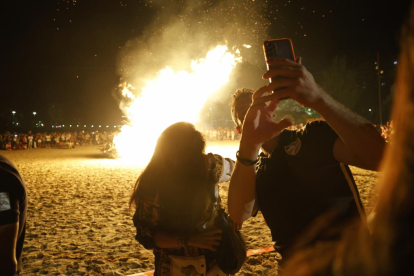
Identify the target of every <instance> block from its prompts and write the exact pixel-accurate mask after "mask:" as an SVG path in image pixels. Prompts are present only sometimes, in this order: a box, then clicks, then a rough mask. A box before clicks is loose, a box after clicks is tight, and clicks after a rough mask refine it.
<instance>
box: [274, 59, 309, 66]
mask: <svg viewBox="0 0 414 276" xmlns="http://www.w3.org/2000/svg"><path fill="white" fill-rule="evenodd" d="M267 64H269V65H274V66H288V67H294V68H300V67H301V64H298V63H297V62H295V61H293V60H290V59H273V60H268V61H267Z"/></svg>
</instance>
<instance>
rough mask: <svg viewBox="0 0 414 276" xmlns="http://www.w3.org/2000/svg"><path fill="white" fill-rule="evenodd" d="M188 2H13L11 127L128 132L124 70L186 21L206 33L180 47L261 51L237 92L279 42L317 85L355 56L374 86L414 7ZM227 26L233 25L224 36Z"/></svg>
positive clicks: (402, 2) (9, 9)
mask: <svg viewBox="0 0 414 276" xmlns="http://www.w3.org/2000/svg"><path fill="white" fill-rule="evenodd" d="M187 2H188V3H190V2H194V1H184V0H182V1H174V0H168V1H167V0H164V1H162V0H153V1H149V0H148V1H144V0H142V1H137V0H134V1H132V0H130V1H128V0H124V1H119V0H118V1H115V0H99V1H98V0H76V1H75V0H68V1H58V0H53V1H51V0H44V1H14V0H13V1H7V3H6V4H3V5H2V9H1V10H2V11H1V29H2V30H1V37H2V39H1V41H2V42H1V53H2V58H1V64H0V68H1V69H0V70H1V72H0V76H1V77H0V78H1V79H0V81H1V84H2V85H1V100H0V112H1V115H2V120H3V121H4V120H7V118H8V116H10V114H9V113H11V111H12V110H15V111H16V112H17V113H16V116H17V114H19V115H20V116H26V117H28V116H32V115H31V114H32V112H33V111H36V112H37V116H39V117H41V118H43V120H44V121H46V122H47V121H48V120H49V121H51V119H50V118H51V117H58V116H60V118H61V119H62V120H63V122H67V123H73V124H76V123H77V122H80V123H82V124H83V123H86V124H116V123H119V122H120V121H121V119H122V118H121V117H122V112H121V111H120V109H119V108H118V106H119V94H118V92H119V89H118V85H119V83H120V82H121V78H123V79H125V76H121V73H120V72H121V71H120V69H121V68H123V67H124V66H125V68H129V67H130V68H132V67H134V66H135V65H134V62H136V63H139V60H138V61H137V60H135V59H139V57H140V56H139V55H134V51H133V50H131V47H132V46H131V45H135V46H137V47H138V46H139V45H141V46H142V47H149V45H148V44H149V41H151V34H152V33H153V34H154V36H155V35H157V33H158V34H159V33H162V31H163V30H164V29H165V28H168V26H169V24H170V23H171V22H172V20H176V19H177V18H180V20H181V22H183V24H184V25H187V26H196V27H188V28H187V29H186V30H187V31H188V33H187V34H186V35H183V36H181V37H179V38H177V40H181V41H180V42H181V43H183V44H188V41H190V40H192V38H193V37H194V39H199V37H198V35H199V32H207V31H206V30H209V31H208V32H209V34H208V35H206V36H205V37H208V39H209V40H210V39H211V41H206V43H205V44H214V43H216V42H220V41H221V40H226V41H230V43H232V42H233V41H234V43H235V44H237V43H241V41H244V40H245V41H246V43H247V44H251V45H252V46H253V47H252V49H251V50H250V52H249V53H248V54H247V55H246V58H245V63H244V64H243V69H242V70H239V72H242V74H241V75H239V77H238V78H237V80H238V82H237V84H235V86H237V87H240V86H249V87H252V88H257V87H258V86H260V85H263V84H264V83H263V82H262V81H261V80H260V76H261V74H262V73H263V70H264V68H265V67H264V60H263V53H262V48H261V43H262V42H263V40H264V39H267V38H277V37H290V38H292V40H293V43H294V47H295V52H296V54H297V55H300V56H302V57H303V60H304V61H303V63H304V64H305V65H306V66H307V68H308V69H309V70H310V71H311V72H312V73H314V75H315V77H317V76H318V74H320V72H322V71H324V70H326V69H327V68H328V67H329V65H330V64H331V62H332V59H333V57H334V56H335V55H338V56H343V55H345V56H346V57H347V60H348V63H349V65H350V67H352V69H357V70H359V71H360V72H361V75H363V76H365V75H364V74H368V75H369V77H370V78H371V79H372V75H371V73H372V72H374V73H373V76H374V78H375V70H374V69H375V68H374V67H375V65H374V62H375V60H376V53H377V52H380V56H381V62H382V63H383V66H384V68H385V69H387V70H386V71H387V72H388V71H391V69H392V68H391V67H392V66H393V62H394V60H396V57H397V54H398V32H399V29H400V26H401V22H402V19H403V17H404V16H405V14H406V11H407V9H408V6H409V5H408V4H409V1H408V0H396V1H374V0H368V1H365V0H359V1H356V0H321V1H311V0H290V1H264V0H255V1H252V0H250V1H246V0H238V1H236V0H228V1H217V0H208V1H203V4H201V5H197V6H194V5H193V4H192V5H190V6H189V5H188V3H187ZM223 3H224V4H223ZM253 10H255V12H252V11H253ZM192 15H194V16H192ZM217 18H222V19H228V20H227V21H226V22H225V26H226V30H223V32H222V33H221V31H222V30H221V29H220V27H219V26H220V25H217V24H216V23H217V22H215V21H217ZM187 23H188V24H187ZM197 24H199V25H202V26H203V27H200V26H199V25H197ZM210 24H211V25H210ZM209 26H211V27H210V28H209ZM212 30H214V31H212ZM227 34H229V35H228V36H229V38H228V39H227V37H226V35H227ZM230 34H231V35H230ZM231 36H233V37H231ZM202 42H203V41H198V44H201V43H202ZM164 43H165V42H164ZM166 44H168V43H166ZM128 45H129V46H128ZM174 45H177V44H175V43H171V48H174ZM167 46H168V45H164V48H163V49H169V48H167ZM230 46H231V45H230ZM128 47H130V48H128ZM176 47H179V46H176ZM201 52H202V51H200V53H201ZM164 54H168V51H164ZM204 54H205V53H204ZM175 55H176V53H175ZM155 56H158V55H157V53H155ZM159 56H160V57H163V55H162V54H161V53H160V54H159ZM200 57H201V56H199V57H198V58H200ZM134 58H135V59H134ZM142 60H143V63H144V59H142ZM145 62H146V63H145V64H146V65H148V62H149V63H151V59H149V61H145ZM153 62H154V64H153V67H154V68H153V69H154V70H155V71H157V70H159V69H162V67H158V66H163V65H164V64H162V62H161V63H160V62H158V61H157V60H156V58H155V59H154V60H153ZM371 65H372V68H371ZM128 66H129V67H128ZM143 68H144V69H145V68H146V67H145V66H144V67H143ZM388 68H390V69H388ZM372 70H374V71H372ZM126 71H127V70H126ZM130 71H131V70H130ZM134 73H135V74H137V73H139V71H134V70H132V71H131V73H130V74H129V77H130V78H133V74H134ZM126 75H128V74H126ZM131 76H132V77H131ZM126 78H128V77H126ZM367 78H368V77H367ZM375 89H376V88H375ZM384 93H387V91H385V92H384ZM388 93H389V89H388Z"/></svg>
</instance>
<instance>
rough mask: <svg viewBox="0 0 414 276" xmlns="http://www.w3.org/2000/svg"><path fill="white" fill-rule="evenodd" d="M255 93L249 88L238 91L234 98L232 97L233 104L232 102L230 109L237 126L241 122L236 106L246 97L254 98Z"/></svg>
mask: <svg viewBox="0 0 414 276" xmlns="http://www.w3.org/2000/svg"><path fill="white" fill-rule="evenodd" d="M253 93H254V91H253V90H252V89H249V88H241V89H237V90H236V93H234V94H233V96H232V97H231V102H230V108H231V117H232V119H233V122H234V123H235V124H236V126H238V125H239V121H238V119H239V118H238V117H237V111H236V104H237V102H238V101H239V100H240V99H241V98H244V97H246V96H250V97H251V96H252V95H253Z"/></svg>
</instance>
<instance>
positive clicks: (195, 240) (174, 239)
mask: <svg viewBox="0 0 414 276" xmlns="http://www.w3.org/2000/svg"><path fill="white" fill-rule="evenodd" d="M204 150H205V141H204V137H203V136H202V134H201V133H200V132H198V131H197V130H196V129H195V128H194V126H193V125H192V124H190V123H185V122H180V123H176V124H173V125H171V126H169V127H168V128H167V129H165V130H164V132H163V133H162V134H161V135H160V137H159V138H158V142H157V145H156V148H155V151H154V154H153V156H152V158H151V161H150V162H149V164H148V165H147V167H146V168H145V170H144V171H143V172H142V174H141V175H140V176H139V178H138V180H137V182H136V185H135V188H134V192H133V194H132V196H131V201H130V203H131V204H132V205H134V206H135V208H136V211H135V214H134V217H133V221H134V225H135V227H136V229H137V234H136V236H135V238H136V239H137V240H138V241H139V242H140V243H141V245H143V246H144V247H145V248H146V249H152V250H153V252H154V255H155V272H154V275H182V274H186V273H184V272H183V271H186V270H189V271H190V272H191V271H192V272H193V274H191V275H207V274H209V273H213V274H212V275H224V273H223V272H222V271H221V270H220V269H219V268H218V266H217V264H216V261H215V253H214V251H215V250H216V249H217V246H218V245H219V244H220V240H221V234H220V233H221V230H220V229H218V228H217V227H216V226H215V217H216V215H217V213H216V208H217V205H218V204H220V198H219V193H218V183H220V182H225V181H228V180H229V178H230V176H231V173H232V171H233V166H234V162H233V161H232V160H230V159H224V158H222V157H221V156H219V155H215V154H211V153H209V154H205V153H204ZM176 273H178V274H176ZM186 275H189V274H186Z"/></svg>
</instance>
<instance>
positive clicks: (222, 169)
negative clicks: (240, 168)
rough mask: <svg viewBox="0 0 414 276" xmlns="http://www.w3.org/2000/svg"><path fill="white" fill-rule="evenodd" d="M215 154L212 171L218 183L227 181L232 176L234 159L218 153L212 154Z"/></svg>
mask: <svg viewBox="0 0 414 276" xmlns="http://www.w3.org/2000/svg"><path fill="white" fill-rule="evenodd" d="M211 155H212V156H214V162H213V164H212V168H211V171H212V172H213V175H214V178H215V180H216V182H217V183H222V182H227V181H229V180H230V178H231V174H232V173H233V169H234V161H233V160H231V159H230V158H223V157H221V156H220V155H218V154H211Z"/></svg>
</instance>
